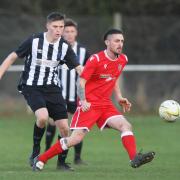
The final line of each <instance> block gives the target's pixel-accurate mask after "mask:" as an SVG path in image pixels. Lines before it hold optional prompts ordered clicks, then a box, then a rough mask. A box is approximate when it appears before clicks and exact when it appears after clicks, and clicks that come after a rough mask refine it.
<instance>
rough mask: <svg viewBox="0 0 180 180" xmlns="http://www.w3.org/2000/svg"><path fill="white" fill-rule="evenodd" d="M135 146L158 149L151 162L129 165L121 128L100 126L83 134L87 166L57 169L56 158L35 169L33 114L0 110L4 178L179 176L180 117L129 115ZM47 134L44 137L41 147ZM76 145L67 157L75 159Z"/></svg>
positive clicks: (0, 179) (156, 179) (0, 175)
mask: <svg viewBox="0 0 180 180" xmlns="http://www.w3.org/2000/svg"><path fill="white" fill-rule="evenodd" d="M128 119H129V121H130V122H131V123H132V124H133V127H134V134H135V136H136V140H137V146H138V149H139V150H140V149H141V148H143V151H149V150H154V151H155V152H156V156H155V159H154V160H153V162H152V163H150V164H147V165H144V166H142V167H140V168H138V169H133V168H131V167H130V166H129V159H128V156H127V154H126V152H125V150H124V149H123V147H122V144H121V141H120V134H119V133H118V132H117V131H114V130H105V131H103V132H100V131H99V130H98V129H97V128H96V127H95V128H94V129H93V131H92V132H90V133H89V134H88V135H87V137H86V138H85V140H84V148H83V154H82V157H83V159H84V160H85V161H86V162H88V165H87V166H80V167H77V166H75V165H73V164H72V166H73V167H74V168H75V170H76V171H75V172H62V171H57V170H56V158H54V159H52V160H50V161H49V162H48V164H47V165H46V167H45V169H44V170H43V171H42V172H40V173H39V172H32V170H31V168H30V167H29V165H28V156H29V154H30V152H31V148H32V147H31V146H32V129H33V124H34V116H33V115H27V114H10V115H1V116H0V180H11V179H12V180H16V179H17V180H37V179H43V180H50V179H53V180H56V179H57V180H61V179H62V180H69V179H70V180H92V179H93V180H110V179H113V180H116V179H117V180H131V179H132V180H170V179H173V180H179V179H180V141H179V137H180V121H179V120H177V122H175V123H165V122H163V121H162V120H161V119H160V118H159V117H157V116H152V115H151V116H130V117H129V118H128ZM43 150H44V140H43V141H42V151H43ZM73 153H74V150H73V149H71V150H70V152H69V156H68V159H67V161H68V162H71V163H72V160H73Z"/></svg>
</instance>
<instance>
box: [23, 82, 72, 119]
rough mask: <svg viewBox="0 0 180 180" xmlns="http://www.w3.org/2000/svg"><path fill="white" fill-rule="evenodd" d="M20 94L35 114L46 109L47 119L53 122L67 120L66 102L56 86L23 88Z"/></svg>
mask: <svg viewBox="0 0 180 180" xmlns="http://www.w3.org/2000/svg"><path fill="white" fill-rule="evenodd" d="M22 94H23V95H24V98H25V99H26V101H27V104H28V105H29V106H30V107H31V109H32V111H33V112H35V111H36V110H38V109H39V108H43V107H45V108H47V110H48V113H49V117H51V118H52V119H53V120H54V121H56V120H59V119H66V118H68V115H67V108H66V102H65V100H64V98H63V97H62V93H61V88H60V87H58V86H50V85H49V86H23V88H22Z"/></svg>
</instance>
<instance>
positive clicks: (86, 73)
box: [80, 55, 98, 80]
mask: <svg viewBox="0 0 180 180" xmlns="http://www.w3.org/2000/svg"><path fill="white" fill-rule="evenodd" d="M97 63H98V60H97V55H92V56H91V57H90V58H89V59H88V60H87V62H86V64H85V66H84V70H83V72H82V74H81V76H80V77H81V78H83V79H85V80H89V79H90V78H91V76H92V74H94V72H95V70H96V67H97Z"/></svg>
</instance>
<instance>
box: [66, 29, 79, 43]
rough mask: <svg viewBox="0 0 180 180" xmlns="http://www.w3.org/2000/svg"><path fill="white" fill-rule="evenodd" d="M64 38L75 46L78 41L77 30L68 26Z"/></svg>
mask: <svg viewBox="0 0 180 180" xmlns="http://www.w3.org/2000/svg"><path fill="white" fill-rule="evenodd" d="M63 37H64V39H65V40H66V41H67V42H68V43H70V44H73V43H74V42H75V41H76V37H77V29H76V28H75V27H74V26H66V27H65V28H64V32H63Z"/></svg>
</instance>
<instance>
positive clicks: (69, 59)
mask: <svg viewBox="0 0 180 180" xmlns="http://www.w3.org/2000/svg"><path fill="white" fill-rule="evenodd" d="M64 59H65V60H66V61H64V62H65V64H66V65H67V66H68V68H69V69H75V70H76V72H77V73H78V75H81V72H82V70H83V68H82V66H81V65H80V64H79V62H78V59H77V56H76V54H75V52H74V51H73V49H72V48H71V46H70V45H68V50H67V53H66V56H65V57H64Z"/></svg>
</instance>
